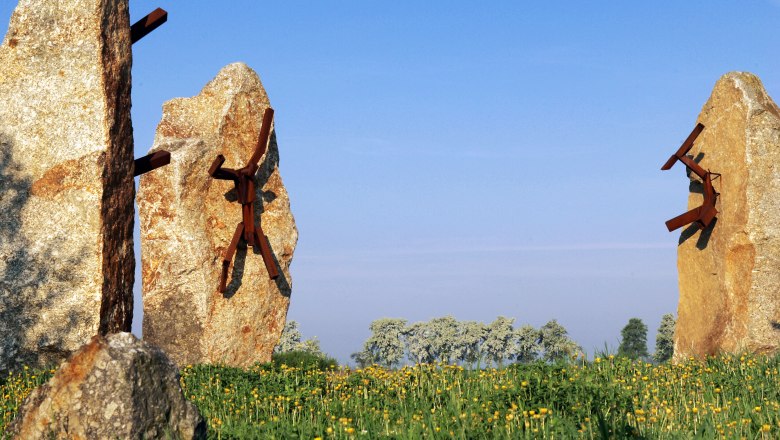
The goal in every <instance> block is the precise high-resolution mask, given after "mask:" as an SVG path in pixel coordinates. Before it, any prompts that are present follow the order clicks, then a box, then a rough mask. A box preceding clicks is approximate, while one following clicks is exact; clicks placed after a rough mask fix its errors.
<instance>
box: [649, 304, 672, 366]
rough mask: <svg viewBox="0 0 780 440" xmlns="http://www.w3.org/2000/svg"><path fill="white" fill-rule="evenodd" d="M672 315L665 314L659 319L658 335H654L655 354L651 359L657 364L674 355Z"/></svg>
mask: <svg viewBox="0 0 780 440" xmlns="http://www.w3.org/2000/svg"><path fill="white" fill-rule="evenodd" d="M675 324H676V322H675V320H674V315H672V314H671V313H667V314H666V315H664V316H662V317H661V325H660V326H659V327H658V334H656V335H655V353H654V354H653V359H654V360H655V361H656V362H658V363H659V364H660V363H662V362H666V361H668V360H669V359H671V358H672V355H673V354H674V327H675Z"/></svg>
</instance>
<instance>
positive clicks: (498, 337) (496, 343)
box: [482, 316, 515, 366]
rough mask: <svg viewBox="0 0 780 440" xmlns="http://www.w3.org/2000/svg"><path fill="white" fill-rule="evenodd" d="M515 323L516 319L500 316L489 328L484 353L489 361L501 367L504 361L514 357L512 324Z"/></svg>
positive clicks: (483, 346) (483, 347)
mask: <svg viewBox="0 0 780 440" xmlns="http://www.w3.org/2000/svg"><path fill="white" fill-rule="evenodd" d="M514 321H515V320H514V318H511V319H510V318H506V317H503V316H499V317H498V318H496V320H495V321H493V322H491V323H490V325H488V326H487V332H486V335H485V341H484V342H483V343H482V352H483V353H485V356H486V357H487V359H488V360H489V361H493V362H495V363H496V364H498V365H499V366H500V365H502V364H503V362H504V359H508V358H510V357H511V355H512V337H513V336H514V329H513V328H512V323H513V322H514Z"/></svg>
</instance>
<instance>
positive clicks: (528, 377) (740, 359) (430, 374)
mask: <svg viewBox="0 0 780 440" xmlns="http://www.w3.org/2000/svg"><path fill="white" fill-rule="evenodd" d="M778 364H780V358H778V357H775V358H766V357H754V356H749V355H745V356H722V357H716V358H708V359H705V360H702V361H698V360H689V361H687V362H684V363H680V364H677V365H671V364H664V365H657V366H654V365H651V364H647V363H643V362H631V361H629V360H627V359H624V358H618V357H614V356H607V357H604V358H596V359H594V360H593V361H591V362H585V361H584V360H583V359H578V360H576V362H573V363H570V364H566V365H563V364H561V365H548V364H542V363H538V364H531V365H512V366H509V367H506V368H501V369H484V370H465V369H463V368H461V367H458V366H447V365H418V366H414V367H404V368H401V369H398V370H387V369H383V368H379V367H369V368H366V369H362V370H348V369H329V370H325V371H322V370H320V369H316V368H309V369H305V368H293V367H286V366H282V367H275V366H272V365H258V366H255V367H253V368H250V369H247V370H243V369H237V368H228V367H218V366H209V365H197V366H192V367H186V368H184V369H183V370H182V379H181V381H182V385H183V389H184V392H185V395H186V397H187V398H188V399H190V400H192V401H193V402H194V403H195V404H196V405H197V406H198V408H199V409H200V411H201V413H202V414H203V416H204V417H205V418H206V419H207V421H208V424H209V436H210V437H211V438H220V439H234V438H277V439H287V438H306V439H314V438H321V439H352V438H397V439H402V438H406V439H418V438H450V437H456V438H469V439H472V438H474V439H481V438H499V439H502V438H506V439H516V438H558V439H568V438H586V439H593V438H605V437H613V438H626V437H636V438H642V437H645V438H680V439H683V438H685V439H688V438H721V437H723V438H748V439H756V438H765V439H769V438H778V437H780V402H779V400H780V383H778ZM25 375H27V376H25ZM19 377H20V379H19V380H18V381H16V382H14V383H15V385H9V384H11V382H8V381H6V383H5V384H3V385H2V386H0V392H1V393H2V397H3V400H2V401H0V407H2V408H3V411H9V410H10V411H12V410H13V408H11V407H12V406H13V404H14V402H18V401H19V396H21V395H22V394H24V393H25V390H24V389H23V388H21V387H20V385H19V384H22V383H26V382H25V381H26V380H29V373H23V374H22V375H21V376H19ZM25 377H27V378H28V379H25ZM39 378H40V377H38V379H39ZM34 383H35V382H34V381H32V382H29V384H30V385H31V386H32V385H34ZM17 393H18V395H17ZM0 414H2V415H3V418H2V422H1V423H3V424H6V423H8V420H10V419H8V418H7V417H6V414H7V412H4V413H0Z"/></svg>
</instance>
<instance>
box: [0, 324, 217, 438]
mask: <svg viewBox="0 0 780 440" xmlns="http://www.w3.org/2000/svg"><path fill="white" fill-rule="evenodd" d="M8 434H11V436H12V437H13V438H15V439H20V440H22V439H24V440H28V439H29V440H33V439H50V438H55V439H139V440H141V439H158V438H159V439H168V438H179V439H194V438H206V424H205V422H204V420H203V418H202V417H201V416H200V414H199V413H198V409H197V407H195V405H194V404H192V403H191V402H188V401H187V400H186V399H185V398H184V394H183V392H182V389H181V385H180V383H179V370H178V369H177V368H176V365H174V364H173V362H171V361H170V359H168V357H167V356H166V355H165V353H163V351H162V350H160V349H159V348H156V347H154V346H152V345H151V344H149V343H147V342H143V341H139V340H138V339H136V337H135V336H133V335H132V334H130V333H114V334H111V335H109V336H107V337H103V336H95V337H94V338H93V339H92V341H91V342H90V343H89V344H87V345H85V346H84V347H82V348H81V349H80V350H79V351H77V352H76V353H75V354H74V355H73V357H72V358H70V359H69V360H68V361H67V362H65V363H63V364H62V365H61V366H60V368H59V369H58V370H57V372H56V373H55V374H54V376H53V377H52V378H51V379H50V380H49V381H48V382H47V383H45V384H44V385H42V386H40V387H38V388H36V389H35V390H33V392H32V393H30V395H29V396H27V398H26V399H25V400H24V402H23V403H22V405H21V407H20V409H19V413H18V414H17V416H16V418H15V419H14V421H13V422H12V424H11V426H10V428H9V432H8Z"/></svg>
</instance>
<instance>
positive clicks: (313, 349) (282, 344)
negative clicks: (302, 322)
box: [273, 321, 323, 355]
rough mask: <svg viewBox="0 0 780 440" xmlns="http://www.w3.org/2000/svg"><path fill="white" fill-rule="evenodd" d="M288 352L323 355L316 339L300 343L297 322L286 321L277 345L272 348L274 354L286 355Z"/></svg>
mask: <svg viewBox="0 0 780 440" xmlns="http://www.w3.org/2000/svg"><path fill="white" fill-rule="evenodd" d="M290 351H305V352H308V353H314V354H319V355H321V354H323V353H322V350H321V349H320V341H319V340H318V339H317V337H316V336H315V337H313V338H311V339H307V340H305V341H301V331H300V330H299V329H298V322H297V321H287V322H286V323H285V324H284V329H282V335H281V337H280V338H279V343H278V344H277V345H276V347H274V351H273V352H274V353H287V352H290Z"/></svg>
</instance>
